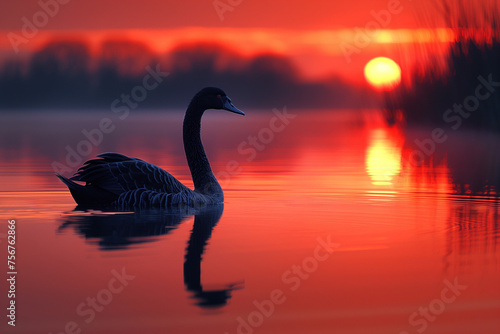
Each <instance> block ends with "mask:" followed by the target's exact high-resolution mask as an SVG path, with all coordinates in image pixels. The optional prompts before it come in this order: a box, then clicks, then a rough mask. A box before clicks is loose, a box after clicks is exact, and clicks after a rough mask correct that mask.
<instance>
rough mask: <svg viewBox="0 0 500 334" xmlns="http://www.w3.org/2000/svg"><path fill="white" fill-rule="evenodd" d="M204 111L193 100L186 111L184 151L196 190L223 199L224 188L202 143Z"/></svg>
mask: <svg viewBox="0 0 500 334" xmlns="http://www.w3.org/2000/svg"><path fill="white" fill-rule="evenodd" d="M203 112H204V109H203V108H202V107H200V106H198V105H197V104H196V102H195V101H194V100H193V101H192V102H191V103H190V104H189V107H188V109H187V111H186V116H185V117H184V124H183V139H184V151H185V152H186V158H187V162H188V165H189V169H190V170H191V176H192V178H193V183H194V190H195V191H197V192H200V193H202V194H206V195H210V196H214V197H220V198H221V199H222V198H223V197H222V196H223V193H222V188H221V187H220V185H219V183H218V182H217V179H216V178H215V176H214V173H213V172H212V168H211V167H210V162H209V161H208V158H207V155H206V154H205V149H204V148H203V144H202V142H201V116H202V115H203Z"/></svg>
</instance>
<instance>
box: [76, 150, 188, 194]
mask: <svg viewBox="0 0 500 334" xmlns="http://www.w3.org/2000/svg"><path fill="white" fill-rule="evenodd" d="M98 157H99V158H98V159H92V160H89V161H87V162H85V164H84V165H83V166H82V167H81V168H80V169H79V170H78V172H77V173H76V174H75V176H73V177H72V178H71V179H72V180H74V181H82V182H86V183H87V184H89V185H93V186H95V187H99V188H102V189H105V190H107V191H110V192H112V193H114V194H117V195H119V194H121V193H123V192H126V191H130V190H134V189H148V190H154V191H158V192H164V193H178V192H181V191H185V190H187V189H189V188H187V187H186V186H185V185H183V184H182V183H181V182H179V180H177V179H176V178H175V177H173V176H172V175H171V174H170V173H168V172H166V171H165V170H163V169H161V168H160V167H157V166H155V165H153V164H150V163H148V162H145V161H143V160H140V159H136V158H130V157H127V156H125V155H122V154H118V153H103V154H99V155H98Z"/></svg>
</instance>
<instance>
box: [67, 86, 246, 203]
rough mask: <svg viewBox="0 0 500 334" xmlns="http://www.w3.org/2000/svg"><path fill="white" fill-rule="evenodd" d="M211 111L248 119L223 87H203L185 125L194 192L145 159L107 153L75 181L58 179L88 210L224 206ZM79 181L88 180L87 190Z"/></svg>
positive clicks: (88, 164) (187, 115) (74, 177)
mask: <svg viewBox="0 0 500 334" xmlns="http://www.w3.org/2000/svg"><path fill="white" fill-rule="evenodd" d="M207 109H225V110H228V111H231V112H234V113H237V114H241V115H245V114H244V113H243V112H242V111H240V110H239V109H237V108H236V107H234V106H233V105H232V103H231V99H229V98H228V97H227V96H226V94H225V93H224V92H223V91H222V90H221V89H218V88H214V87H208V88H204V89H202V90H201V91H200V92H199V93H198V94H196V95H195V96H194V98H193V99H192V100H191V103H190V104H189V106H188V108H187V111H186V116H185V117H184V124H183V140H184V150H185V153H186V158H187V161H188V165H189V169H190V171H191V176H192V178H193V183H194V190H191V189H190V188H188V187H186V186H185V185H183V184H182V183H181V182H180V181H179V180H177V179H176V178H175V177H174V176H172V175H171V174H170V173H168V172H166V171H165V170H163V169H161V168H160V167H157V166H155V165H153V164H150V163H148V162H145V161H143V160H140V159H135V158H129V157H127V156H124V155H121V154H118V153H103V154H100V155H98V157H99V158H98V159H92V160H89V161H87V162H86V163H85V164H84V165H83V166H82V167H81V168H80V169H79V170H78V172H77V173H76V174H75V175H74V176H73V177H72V178H71V179H68V178H65V177H64V176H62V175H59V174H58V175H57V177H59V179H61V181H62V182H64V183H65V184H66V185H67V186H68V188H69V190H70V191H71V195H72V196H73V198H74V199H75V201H76V202H77V203H78V204H79V205H80V206H82V207H87V208H102V207H113V208H117V209H133V208H151V207H159V208H168V207H175V206H203V205H210V204H217V203H222V202H223V201H224V194H223V192H222V188H221V187H220V185H219V183H218V182H217V179H216V178H215V176H214V174H213V172H212V169H211V167H210V163H209V162H208V158H207V156H206V154H205V150H204V149H203V144H202V142H201V135H200V130H201V117H202V116H203V113H204V111H205V110H207ZM73 181H82V182H85V186H83V185H80V184H77V183H75V182H73Z"/></svg>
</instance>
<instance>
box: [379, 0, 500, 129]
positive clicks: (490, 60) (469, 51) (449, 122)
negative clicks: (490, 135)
mask: <svg viewBox="0 0 500 334" xmlns="http://www.w3.org/2000/svg"><path fill="white" fill-rule="evenodd" d="M440 5H441V12H442V13H443V14H444V19H445V22H446V23H447V25H448V26H449V27H450V28H452V29H453V31H454V32H455V35H456V41H455V42H454V43H453V44H452V45H451V50H450V53H449V54H448V56H447V59H446V63H447V64H448V66H447V67H448V68H447V69H446V70H445V71H444V72H443V71H442V69H440V68H439V66H438V65H435V66H431V68H429V69H427V71H425V73H423V75H422V74H420V75H419V74H415V75H414V76H413V78H412V82H411V83H410V84H407V85H401V86H400V87H399V88H398V89H397V90H395V91H394V92H392V93H391V94H388V99H387V105H388V107H389V109H401V110H402V111H403V112H404V113H405V114H406V121H407V123H408V124H409V125H416V124H426V125H432V126H437V127H442V128H443V129H445V130H446V131H448V130H450V129H452V130H458V129H464V128H475V129H485V130H493V131H500V38H499V37H500V31H499V28H500V20H499V17H498V16H497V15H498V13H500V12H499V8H498V4H496V3H494V4H493V5H489V6H486V7H483V8H481V6H480V5H478V4H477V3H476V2H475V1H467V0H464V1H458V2H452V1H447V0H442V1H441V2H440ZM471 8H472V9H474V11H473V12H471V11H470V9H471Z"/></svg>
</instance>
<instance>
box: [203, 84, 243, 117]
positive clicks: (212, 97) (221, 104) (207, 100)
mask: <svg viewBox="0 0 500 334" xmlns="http://www.w3.org/2000/svg"><path fill="white" fill-rule="evenodd" d="M193 100H196V101H197V103H199V104H200V105H202V106H203V108H204V109H224V110H227V111H230V112H234V113H236V114H240V115H243V116H245V113H244V112H243V111H241V110H239V109H238V108H236V107H235V106H234V105H233V103H232V102H231V99H230V98H229V96H227V95H226V93H224V91H223V90H222V89H220V88H216V87H206V88H203V89H202V90H200V91H199V92H198V94H196V95H195V97H194V98H193Z"/></svg>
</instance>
